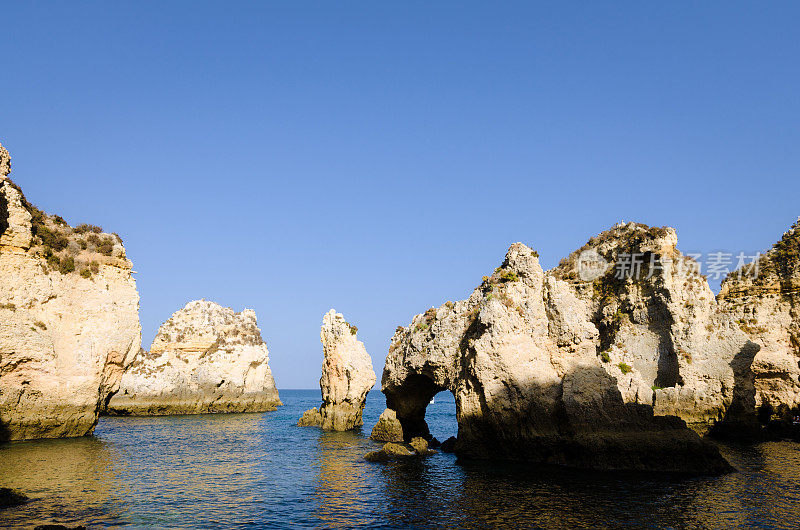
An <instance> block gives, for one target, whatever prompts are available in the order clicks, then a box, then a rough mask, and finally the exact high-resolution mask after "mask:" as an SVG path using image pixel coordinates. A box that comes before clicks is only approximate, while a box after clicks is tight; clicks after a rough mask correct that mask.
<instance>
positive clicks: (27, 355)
mask: <svg viewBox="0 0 800 530" xmlns="http://www.w3.org/2000/svg"><path fill="white" fill-rule="evenodd" d="M7 158H8V157H7V152H5V150H2V151H1V152H0V175H3V176H4V173H5V172H6V171H7V170H8V167H9V162H8V160H7ZM88 226H89V225H81V226H79V227H76V228H72V227H70V226H69V225H67V223H66V222H65V221H64V220H63V219H61V218H60V217H58V216H49V215H46V214H44V213H43V212H41V211H40V210H38V209H37V208H36V207H35V206H33V205H32V204H30V203H29V202H28V201H27V200H26V199H25V197H24V195H23V194H22V192H21V191H20V189H19V188H18V187H17V186H16V185H15V184H14V183H13V182H12V181H11V180H10V179H8V178H4V179H0V440H25V439H34V438H55V437H68V436H82V435H86V434H89V433H91V432H92V430H93V429H94V426H95V424H96V423H97V417H98V413H99V411H100V408H101V405H102V403H103V402H104V401H105V399H106V398H107V396H108V395H109V394H110V393H112V392H114V391H115V390H116V389H117V387H118V385H119V381H120V378H121V377H122V371H123V369H124V367H125V366H127V364H129V363H130V362H131V360H132V359H133V357H134V356H135V354H136V352H137V351H138V350H139V347H140V342H141V328H140V325H139V295H138V293H137V292H136V284H135V282H134V279H133V276H132V273H131V264H130V262H129V261H128V260H127V259H126V258H125V251H124V248H123V247H122V243H121V241H120V240H119V238H118V237H117V236H115V235H112V234H104V233H102V230H100V229H99V228H97V227H91V230H92V231H91V232H90V233H91V236H93V237H92V241H87V239H86V238H87V235H86V234H87V230H86V229H85V227H88ZM95 243H97V244H95Z"/></svg>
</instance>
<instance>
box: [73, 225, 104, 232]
mask: <svg viewBox="0 0 800 530" xmlns="http://www.w3.org/2000/svg"><path fill="white" fill-rule="evenodd" d="M75 232H77V233H78V234H85V233H87V232H92V233H95V234H101V233H102V232H103V229H102V228H100V227H99V226H95V225H90V224H86V223H81V224H79V225H78V226H76V227H75Z"/></svg>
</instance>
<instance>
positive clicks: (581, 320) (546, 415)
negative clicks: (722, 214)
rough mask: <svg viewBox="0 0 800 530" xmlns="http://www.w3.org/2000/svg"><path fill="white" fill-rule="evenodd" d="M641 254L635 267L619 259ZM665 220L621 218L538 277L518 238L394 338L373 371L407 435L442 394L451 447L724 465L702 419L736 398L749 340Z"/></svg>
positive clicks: (602, 460)
mask: <svg viewBox="0 0 800 530" xmlns="http://www.w3.org/2000/svg"><path fill="white" fill-rule="evenodd" d="M624 255H637V256H639V259H640V260H641V262H642V263H646V264H647V265H646V266H643V267H642V269H643V270H642V271H640V273H637V274H633V273H631V274H630V275H626V274H624V273H623V274H620V273H619V272H620V271H618V270H616V267H615V266H613V265H612V264H613V263H616V262H617V261H618V259H619V258H624ZM689 265H691V262H690V260H688V259H687V258H684V257H683V256H682V255H681V254H680V253H679V252H678V251H677V249H676V237H675V233H674V231H673V230H672V229H666V228H665V229H652V228H649V227H646V226H644V225H637V224H634V223H629V224H621V225H618V226H617V227H615V228H613V229H612V230H610V231H608V232H605V233H603V234H601V235H600V236H598V237H597V238H593V239H592V240H590V241H589V243H588V244H587V245H586V246H585V247H584V248H582V249H580V250H579V251H577V252H575V253H573V254H572V255H571V256H570V257H569V258H567V259H566V260H564V261H563V262H562V264H561V265H559V267H557V268H556V269H554V270H552V271H549V272H544V271H543V270H542V268H541V266H540V265H539V260H538V255H537V254H536V252H534V251H532V250H531V249H529V248H528V247H526V246H525V245H522V244H519V243H518V244H515V245H512V247H511V248H510V249H509V251H508V253H507V255H506V259H505V261H504V262H503V264H502V265H501V266H500V267H498V269H496V270H495V272H494V273H493V274H492V275H491V276H487V277H484V281H483V283H482V284H481V285H480V286H479V287H478V288H477V289H476V290H475V291H474V292H473V293H472V295H471V296H470V297H469V298H468V299H467V300H463V301H459V302H455V303H452V302H448V303H446V304H445V305H443V306H441V307H439V308H438V309H434V308H431V309H429V310H428V311H427V312H426V313H425V314H423V315H417V316H416V317H414V319H413V320H412V322H411V325H410V326H408V327H407V328H399V329H398V331H397V332H396V333H395V335H394V337H393V338H392V342H391V346H390V350H389V355H388V357H387V359H386V366H385V368H384V372H383V378H382V390H383V392H384V393H385V394H386V400H387V406H388V407H389V408H390V409H392V410H394V411H396V413H397V418H398V419H399V420H400V423H401V424H402V430H403V434H404V436H405V438H406V439H410V438H412V437H414V436H418V435H423V436H426V435H428V429H427V425H426V424H425V420H424V414H425V407H426V405H427V403H428V402H429V400H430V399H431V397H432V396H433V395H435V394H436V393H437V392H439V391H442V390H450V391H451V392H452V393H453V394H454V396H455V398H456V410H457V418H458V424H459V432H458V442H457V445H456V451H457V452H458V453H459V454H460V455H461V456H466V457H475V458H487V457H501V458H511V459H518V458H521V459H527V460H533V461H537V462H547V463H558V464H566V465H572V466H578V467H590V468H603V469H609V468H610V469H650V470H662V471H687V472H719V471H723V470H725V469H728V466H727V464H726V463H725V462H724V460H723V459H722V457H721V456H720V455H719V453H718V452H717V451H716V449H715V448H714V447H713V446H711V445H710V444H708V443H707V442H705V441H703V440H701V439H700V438H699V437H698V436H697V435H696V434H695V433H694V432H692V431H690V430H689V429H687V427H686V424H685V423H684V422H683V421H681V419H679V418H676V417H674V416H659V415H654V410H655V412H657V413H658V414H675V415H678V416H681V417H683V418H684V419H686V420H687V421H690V422H693V423H695V424H698V425H700V426H701V427H704V426H708V425H710V424H711V423H713V422H714V421H717V420H721V419H723V417H724V415H725V412H726V411H727V409H728V407H729V405H730V403H731V402H732V400H733V399H734V387H735V386H736V377H735V374H734V369H733V367H732V364H735V360H736V358H737V356H742V355H751V354H752V352H753V351H754V350H757V349H758V346H757V345H754V344H752V342H750V341H749V339H748V337H747V336H746V335H745V334H744V333H743V332H742V331H741V330H740V329H739V328H738V326H735V325H734V324H733V323H732V322H731V321H730V319H729V318H727V317H726V316H725V315H722V314H720V313H719V311H718V310H717V308H716V302H715V300H714V296H713V294H712V293H711V291H710V289H709V288H708V285H707V284H706V283H705V280H704V279H703V278H702V277H700V276H697V275H694V274H692V273H691V267H689Z"/></svg>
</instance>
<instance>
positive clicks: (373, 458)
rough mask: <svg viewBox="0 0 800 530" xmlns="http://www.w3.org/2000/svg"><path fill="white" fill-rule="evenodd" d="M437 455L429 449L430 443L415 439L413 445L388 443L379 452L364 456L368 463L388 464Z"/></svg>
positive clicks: (422, 439)
mask: <svg viewBox="0 0 800 530" xmlns="http://www.w3.org/2000/svg"><path fill="white" fill-rule="evenodd" d="M434 453H436V451H434V450H432V449H428V442H426V441H425V439H424V438H414V440H412V443H408V444H404V443H395V442H388V443H386V444H384V446H383V448H381V449H380V450H379V451H372V452H371V453H367V454H366V455H365V456H364V459H365V460H367V461H368V462H388V461H389V460H403V459H407V458H411V457H420V456H428V455H432V454H434Z"/></svg>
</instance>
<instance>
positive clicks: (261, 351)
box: [106, 300, 281, 416]
mask: <svg viewBox="0 0 800 530" xmlns="http://www.w3.org/2000/svg"><path fill="white" fill-rule="evenodd" d="M280 404H281V401H280V399H279V397H278V390H277V389H276V388H275V380H274V379H273V377H272V371H271V370H270V367H269V351H268V350H267V345H266V344H265V343H264V340H263V339H262V338H261V331H260V330H259V328H258V323H257V320H256V313H255V311H253V310H252V309H245V310H244V311H242V312H241V313H236V312H234V310H233V309H230V308H228V307H222V306H220V305H219V304H216V303H214V302H210V301H207V300H196V301H194V302H189V303H188V304H186V306H185V307H184V308H183V309H181V310H179V311H176V312H175V313H174V314H173V315H172V317H170V319H169V320H167V321H166V322H164V323H163V324H162V325H161V327H160V328H159V330H158V334H157V335H156V338H155V340H154V341H153V344H152V346H151V347H150V351H149V352H148V351H142V352H140V354H139V355H138V356H137V357H136V359H135V360H134V362H133V363H132V364H131V366H130V367H129V368H128V369H127V370H126V372H125V374H124V375H123V376H122V381H121V384H120V389H119V392H118V393H117V394H115V395H114V396H113V397H112V398H111V400H110V401H109V403H108V406H107V409H106V412H107V413H108V414H112V415H123V414H124V415H127V414H131V415H140V416H148V415H166V414H200V413H208V412H264V411H270V410H275V408H276V406H278V405H280Z"/></svg>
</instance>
